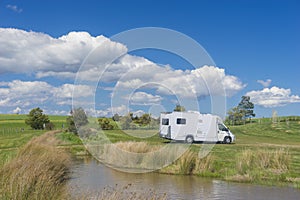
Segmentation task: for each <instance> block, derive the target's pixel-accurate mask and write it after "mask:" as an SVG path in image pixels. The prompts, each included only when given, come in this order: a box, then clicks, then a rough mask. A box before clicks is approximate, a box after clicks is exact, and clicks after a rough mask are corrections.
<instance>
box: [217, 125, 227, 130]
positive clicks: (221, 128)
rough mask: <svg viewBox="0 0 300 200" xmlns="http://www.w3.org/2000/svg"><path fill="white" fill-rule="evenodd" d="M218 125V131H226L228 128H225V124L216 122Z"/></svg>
mask: <svg viewBox="0 0 300 200" xmlns="http://www.w3.org/2000/svg"><path fill="white" fill-rule="evenodd" d="M218 127H219V130H220V131H228V129H227V128H226V126H224V124H218Z"/></svg>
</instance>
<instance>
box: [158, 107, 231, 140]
mask: <svg viewBox="0 0 300 200" xmlns="http://www.w3.org/2000/svg"><path fill="white" fill-rule="evenodd" d="M159 135H160V137H163V138H166V139H170V140H176V141H185V142H187V143H193V142H200V141H203V142H222V143H226V144H229V143H232V142H233V141H234V140H235V136H234V135H233V134H232V133H231V132H230V130H229V129H228V128H227V127H226V126H225V125H224V123H223V120H222V119H221V118H220V117H219V116H216V115H211V114H200V113H199V112H196V111H187V112H165V113H161V115H160V133H159Z"/></svg>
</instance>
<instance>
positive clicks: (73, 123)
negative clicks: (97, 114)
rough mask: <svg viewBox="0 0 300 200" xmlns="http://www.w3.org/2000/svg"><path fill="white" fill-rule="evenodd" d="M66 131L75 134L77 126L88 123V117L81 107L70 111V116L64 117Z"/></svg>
mask: <svg viewBox="0 0 300 200" xmlns="http://www.w3.org/2000/svg"><path fill="white" fill-rule="evenodd" d="M66 122H67V125H68V131H70V132H73V133H75V134H77V128H79V127H80V126H84V125H87V124H88V118H87V116H86V114H85V112H84V110H83V109H82V108H76V109H74V110H72V111H71V116H69V117H68V118H67V119H66Z"/></svg>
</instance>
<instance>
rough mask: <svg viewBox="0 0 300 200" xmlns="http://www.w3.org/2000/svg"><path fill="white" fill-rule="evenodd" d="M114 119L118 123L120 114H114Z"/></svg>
mask: <svg viewBox="0 0 300 200" xmlns="http://www.w3.org/2000/svg"><path fill="white" fill-rule="evenodd" d="M112 119H113V120H114V121H116V122H117V121H119V120H120V115H119V114H118V113H116V114H114V116H113V117H112Z"/></svg>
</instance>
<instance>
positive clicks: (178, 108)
mask: <svg viewBox="0 0 300 200" xmlns="http://www.w3.org/2000/svg"><path fill="white" fill-rule="evenodd" d="M174 111H175V112H184V111H185V107H184V106H181V105H180V104H177V105H176V107H175V108H174Z"/></svg>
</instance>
